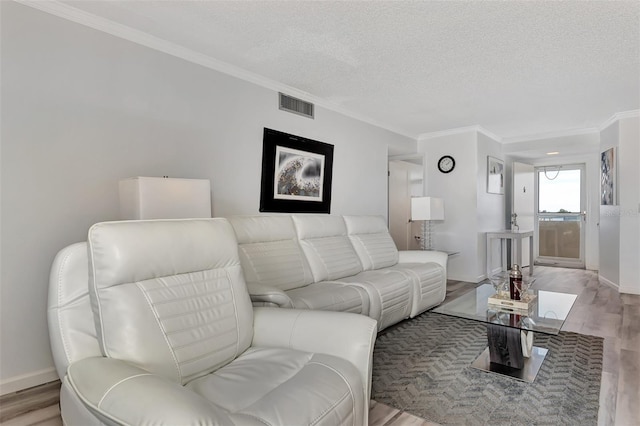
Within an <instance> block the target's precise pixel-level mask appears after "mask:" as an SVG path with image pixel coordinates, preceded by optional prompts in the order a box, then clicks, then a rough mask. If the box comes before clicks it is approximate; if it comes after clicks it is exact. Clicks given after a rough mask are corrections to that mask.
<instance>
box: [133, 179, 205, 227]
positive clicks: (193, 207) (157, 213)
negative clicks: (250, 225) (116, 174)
mask: <svg viewBox="0 0 640 426" xmlns="http://www.w3.org/2000/svg"><path fill="white" fill-rule="evenodd" d="M120 216H121V218H122V219H125V220H127V219H182V218H203V217H211V185H210V183H209V180H208V179H177V178H159V177H134V178H129V179H123V180H121V181H120Z"/></svg>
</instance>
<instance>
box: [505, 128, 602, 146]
mask: <svg viewBox="0 0 640 426" xmlns="http://www.w3.org/2000/svg"><path fill="white" fill-rule="evenodd" d="M599 132H600V130H599V129H598V128H597V127H587V128H582V129H568V130H559V131H555V132H546V133H536V134H532V135H526V136H514V137H510V138H505V139H504V140H503V143H505V144H509V143H516V142H530V141H536V140H541V139H555V138H564V137H568V136H580V135H590V134H592V133H599Z"/></svg>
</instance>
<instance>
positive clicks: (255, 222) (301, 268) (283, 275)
mask: <svg viewBox="0 0 640 426" xmlns="http://www.w3.org/2000/svg"><path fill="white" fill-rule="evenodd" d="M229 222H231V225H232V226H233V230H234V231H235V233H236V238H237V240H238V251H239V255H240V263H241V264H242V270H243V272H244V277H245V280H246V281H247V283H248V284H254V283H256V284H262V285H267V286H272V287H276V288H279V289H281V290H291V289H294V288H298V287H303V286H305V285H308V284H311V283H312V282H313V276H312V275H311V269H310V268H309V264H308V263H307V259H306V258H305V256H304V253H303V252H302V248H301V247H300V244H299V243H298V238H297V236H296V231H295V228H294V226H293V221H292V219H291V216H234V217H230V218H229Z"/></svg>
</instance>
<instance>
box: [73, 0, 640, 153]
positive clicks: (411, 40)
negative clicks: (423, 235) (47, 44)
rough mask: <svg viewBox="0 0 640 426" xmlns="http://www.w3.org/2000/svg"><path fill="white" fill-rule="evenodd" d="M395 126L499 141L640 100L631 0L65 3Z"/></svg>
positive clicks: (638, 35)
mask: <svg viewBox="0 0 640 426" xmlns="http://www.w3.org/2000/svg"><path fill="white" fill-rule="evenodd" d="M63 3H64V4H65V5H69V6H72V7H74V8H78V9H81V10H83V11H85V12H88V13H90V14H93V15H97V16H99V17H102V18H105V19H108V20H110V21H113V22H116V23H119V24H122V25H124V26H127V27H130V28H132V29H135V30H138V31H141V32H144V33H147V34H150V35H152V36H155V37H157V38H159V39H162V40H166V41H169V42H171V43H173V44H175V45H179V46H182V47H184V48H186V49H189V50H191V51H195V52H198V53H200V54H203V55H206V56H208V57H210V58H214V59H215V60H217V61H222V62H224V63H228V64H231V65H234V66H236V67H239V68H241V69H243V70H246V71H249V72H251V73H254V74H257V75H259V76H262V77H264V78H266V79H269V80H273V81H275V82H278V83H280V84H284V85H287V86H289V87H292V88H295V89H297V90H299V91H302V92H304V93H308V94H310V95H311V96H312V97H313V98H315V99H322V100H325V101H327V103H328V104H333V105H336V106H337V107H339V108H340V109H342V110H346V111H351V112H353V113H354V114H355V115H358V116H363V117H367V118H368V119H370V120H371V121H373V122H376V123H379V124H381V125H383V126H385V127H387V128H390V129H393V130H396V131H399V132H401V133H403V134H406V135H410V136H414V137H418V136H419V135H423V134H426V133H431V132H439V131H445V130H449V129H456V128H461V127H468V126H476V125H478V126H481V127H482V128H484V129H486V130H487V131H489V132H491V133H493V134H495V135H498V136H499V137H501V138H505V139H506V140H509V139H512V140H513V139H516V138H520V137H526V136H528V135H534V134H542V133H553V132H565V131H571V130H574V129H584V128H593V127H598V126H600V125H602V124H603V123H604V122H605V121H606V120H607V119H609V118H610V117H611V116H612V115H613V114H615V113H617V112H622V111H629V110H636V109H639V108H640V101H639V98H640V49H639V44H640V13H639V12H640V2H638V1H553V2H543V1H528V2H520V1H518V2H516V1H506V2H480V1H476V2H451V1H443V2H436V1H428V2H419V1H412V2H408V1H391V2H370V1H341V2H327V1H316V2H308V1H298V2H295V1H287V2H280V1H232V2H221V1H113V0H112V1H64V2H63Z"/></svg>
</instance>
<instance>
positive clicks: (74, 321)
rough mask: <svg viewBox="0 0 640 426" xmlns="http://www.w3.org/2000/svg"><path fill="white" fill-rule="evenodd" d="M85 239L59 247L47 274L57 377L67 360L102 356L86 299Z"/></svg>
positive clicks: (86, 267)
mask: <svg viewBox="0 0 640 426" xmlns="http://www.w3.org/2000/svg"><path fill="white" fill-rule="evenodd" d="M88 268H89V260H88V259H87V243H85V242H83V243H76V244H72V245H70V246H67V247H65V248H63V249H62V250H60V251H59V252H58V254H57V255H56V257H55V259H54V260H53V265H52V266H51V275H50V276H49V301H48V309H47V319H48V322H49V340H50V342H51V352H52V354H53V361H54V363H55V365H56V371H57V372H58V377H60V378H64V376H66V374H67V367H68V366H69V364H71V363H73V362H75V361H79V360H81V359H84V358H88V357H94V356H102V352H101V351H100V346H99V345H98V339H97V337H96V328H95V326H94V322H93V312H92V311H91V303H90V302H89V271H88Z"/></svg>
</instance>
